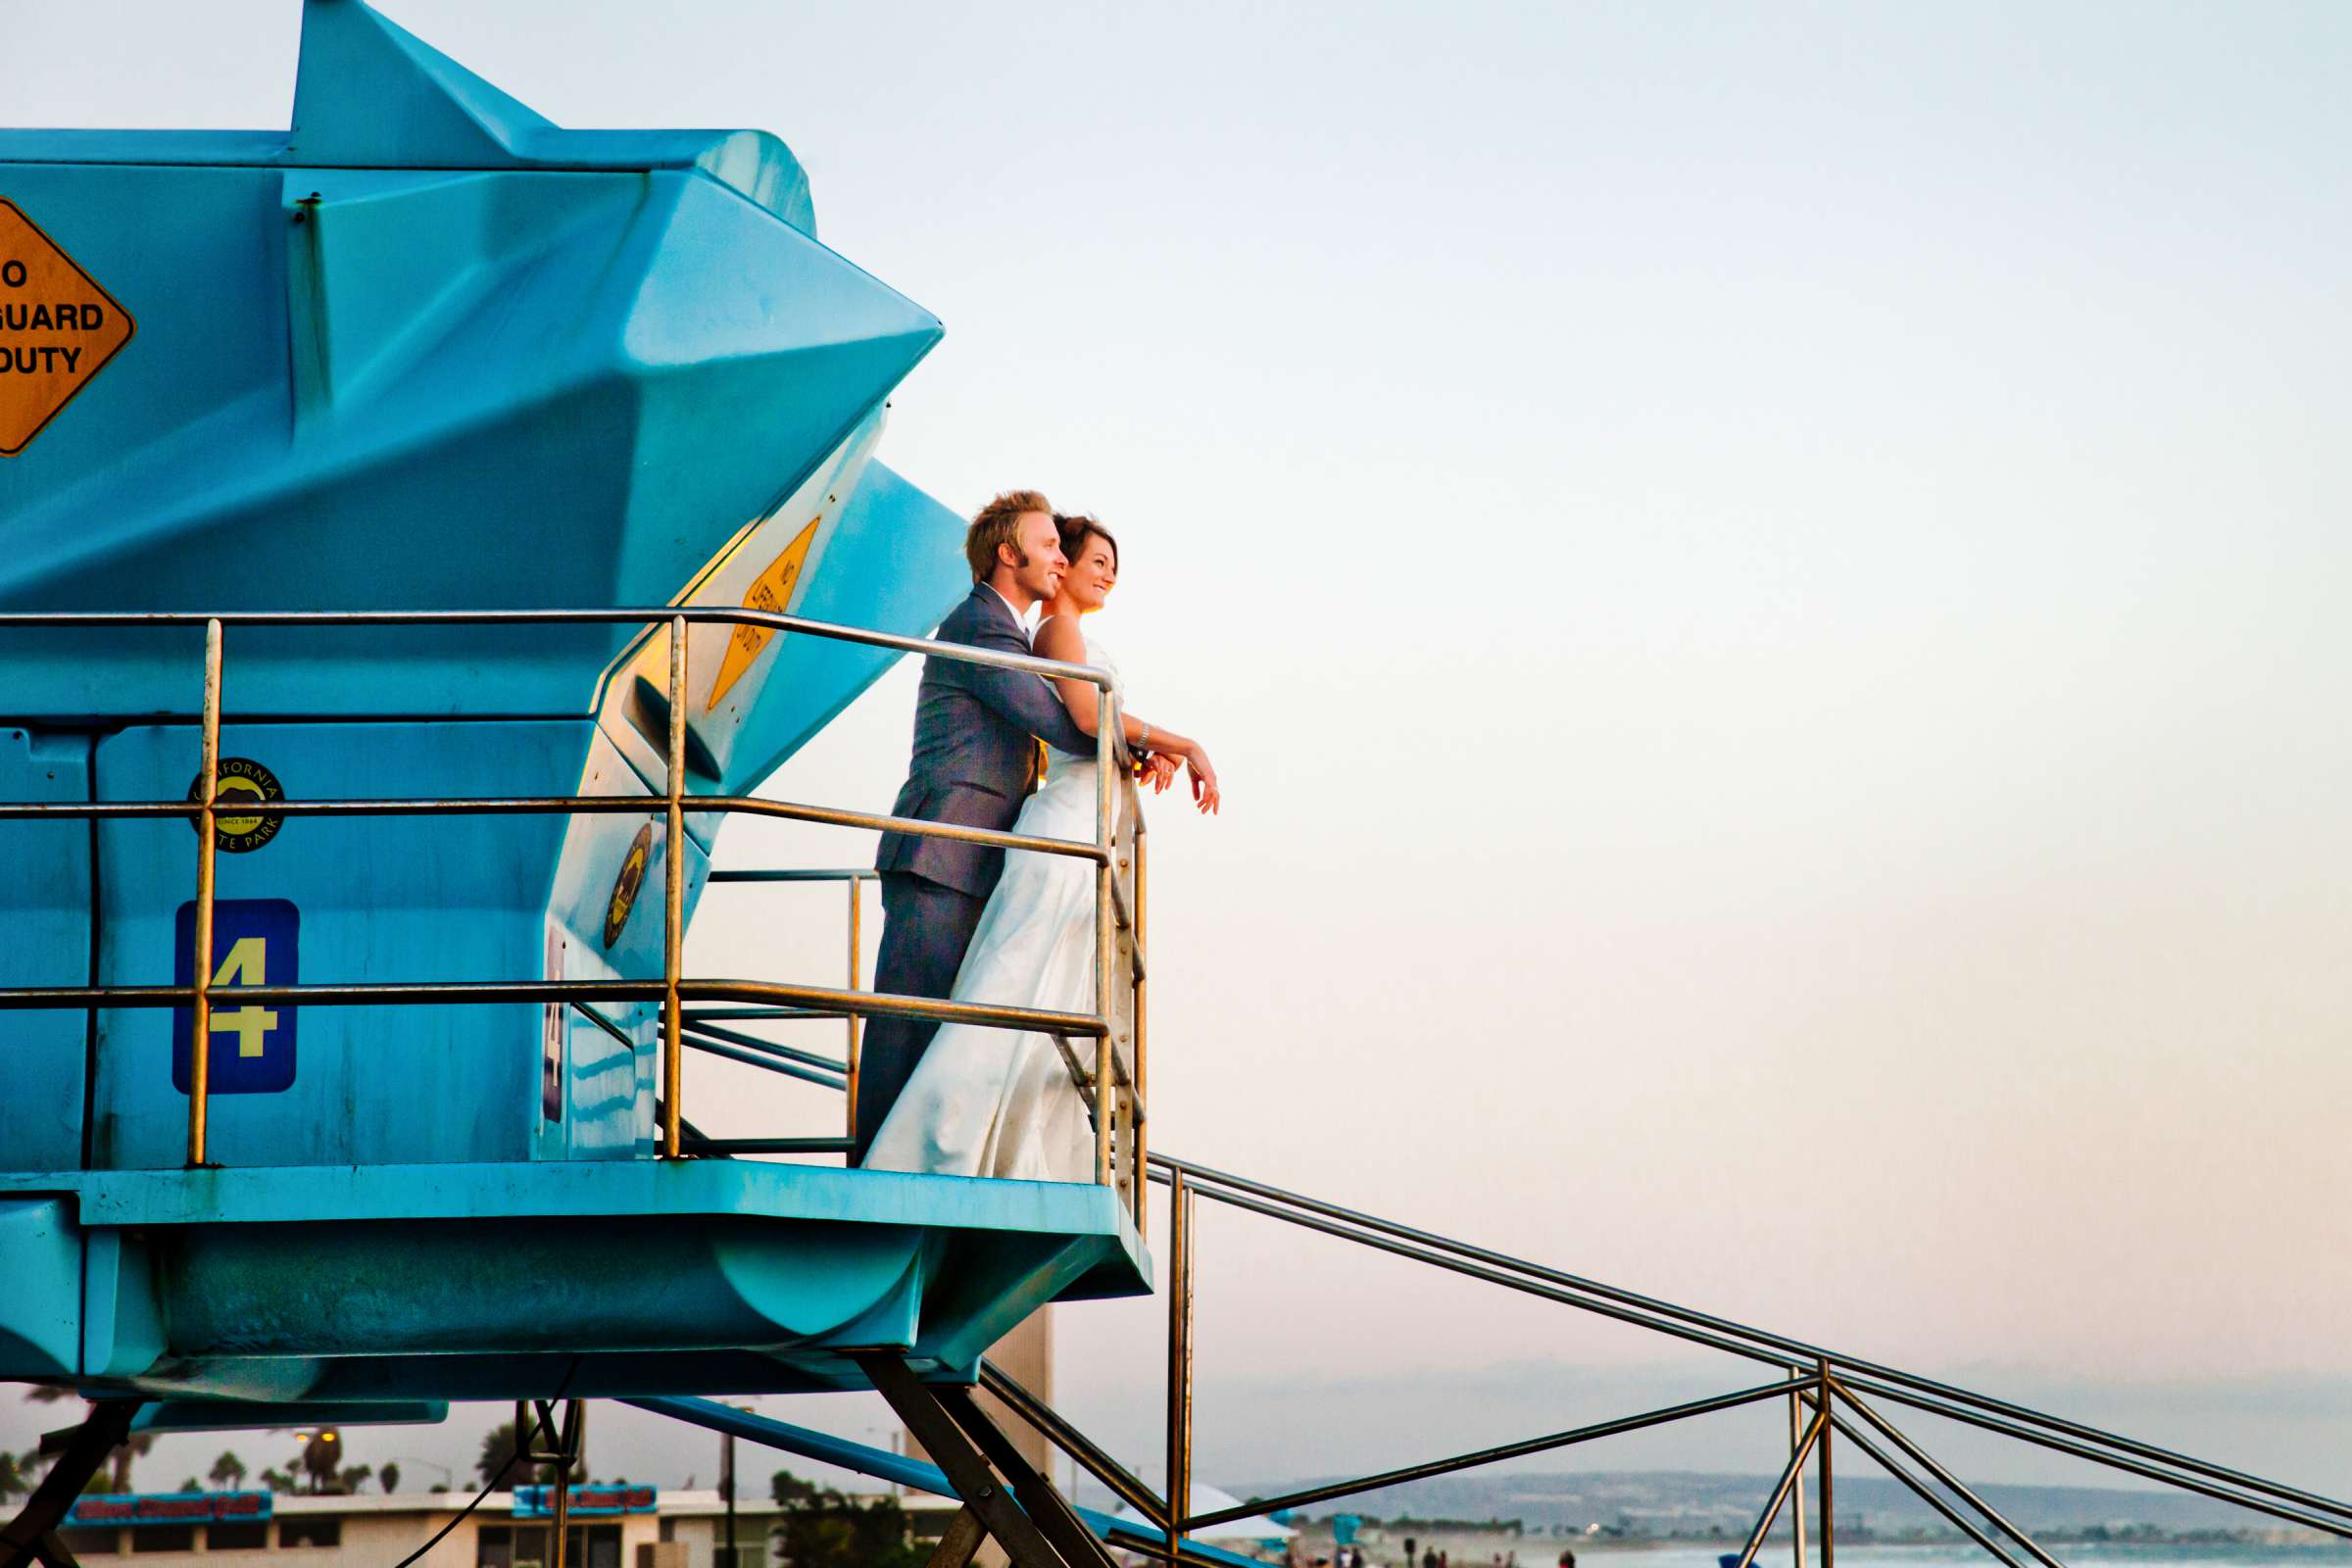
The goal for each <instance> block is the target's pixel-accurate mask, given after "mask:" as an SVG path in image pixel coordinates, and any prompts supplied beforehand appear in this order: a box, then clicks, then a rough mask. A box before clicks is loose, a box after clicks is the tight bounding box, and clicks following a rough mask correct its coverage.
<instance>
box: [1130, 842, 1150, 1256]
mask: <svg viewBox="0 0 2352 1568" xmlns="http://www.w3.org/2000/svg"><path fill="white" fill-rule="evenodd" d="M1133 836H1134V842H1135V951H1136V952H1137V953H1138V954H1140V955H1142V956H1143V958H1144V962H1143V964H1142V966H1141V969H1140V972H1138V973H1137V975H1136V976H1135V1103H1137V1104H1139V1105H1141V1106H1142V1107H1143V1111H1142V1114H1140V1115H1138V1116H1136V1118H1135V1123H1134V1129H1133V1136H1134V1139H1135V1142H1134V1145H1133V1153H1134V1157H1135V1234H1136V1236H1137V1238H1138V1239H1139V1240H1140V1239H1143V1238H1144V1237H1145V1236H1146V1235H1147V1232H1146V1230H1145V1221H1144V1216H1145V1215H1146V1214H1147V1213H1149V1212H1150V1211H1151V1207H1152V1205H1151V1204H1149V1203H1147V1202H1145V1201H1144V1193H1145V1190H1146V1189H1147V1188H1149V1187H1150V1186H1151V1185H1152V1183H1151V1170H1152V1163H1151V1143H1150V1139H1151V1134H1150V1131H1149V1126H1150V1123H1151V1119H1152V1091H1151V1087H1150V1085H1151V1082H1152V1079H1151V1073H1150V1063H1151V1056H1150V1054H1149V1053H1148V1052H1147V1051H1146V1049H1145V1048H1146V1046H1147V1045H1148V1044H1149V1043H1150V1040H1151V1034H1150V1031H1149V1030H1148V1029H1147V1028H1146V1026H1145V1012H1144V1001H1145V997H1144V992H1145V988H1146V987H1147V986H1148V985H1149V984H1150V983H1151V982H1150V976H1151V964H1152V959H1151V955H1152V948H1151V944H1150V942H1149V941H1148V940H1147V939H1146V937H1145V935H1144V918H1145V916H1144V910H1145V907H1146V906H1147V904H1148V902H1149V900H1148V895H1149V893H1150V889H1149V887H1148V886H1147V885H1146V881H1145V877H1144V839H1145V832H1144V812H1143V807H1142V804H1141V802H1140V800H1139V802H1138V804H1137V807H1136V812H1135V827H1134V830H1133Z"/></svg>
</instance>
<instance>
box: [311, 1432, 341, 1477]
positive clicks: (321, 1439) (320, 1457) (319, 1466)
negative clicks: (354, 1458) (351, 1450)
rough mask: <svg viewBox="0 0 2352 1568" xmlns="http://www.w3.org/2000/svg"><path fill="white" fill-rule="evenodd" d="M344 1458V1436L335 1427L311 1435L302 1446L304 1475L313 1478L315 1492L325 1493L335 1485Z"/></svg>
mask: <svg viewBox="0 0 2352 1568" xmlns="http://www.w3.org/2000/svg"><path fill="white" fill-rule="evenodd" d="M342 1458H343V1434H342V1433H340V1432H338V1431H336V1430H335V1429H334V1428H333V1427H320V1428H319V1430H318V1431H316V1432H314V1433H312V1434H311V1437H310V1441H309V1442H307V1443H305V1444H304V1445H303V1446H302V1473H303V1474H304V1475H306V1476H309V1477H310V1478H311V1490H312V1491H313V1492H324V1491H326V1490H327V1489H328V1488H330V1487H332V1486H333V1485H334V1484H335V1477H336V1475H337V1474H338V1473H339V1472H340V1470H341V1461H342Z"/></svg>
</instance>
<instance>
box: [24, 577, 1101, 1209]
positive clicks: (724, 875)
mask: <svg viewBox="0 0 2352 1568" xmlns="http://www.w3.org/2000/svg"><path fill="white" fill-rule="evenodd" d="M702 624H719V625H728V626H750V627H755V628H759V629H761V630H764V631H767V632H770V633H775V632H792V633H800V634H803V635H807V636H812V637H819V638H824V639H828V640H832V641H837V642H846V643H853V644H857V645H859V646H863V647H868V648H882V649H889V650H892V651H894V652H898V653H912V654H922V655H924V656H926V657H929V658H939V659H947V660H951V661H955V662H962V663H971V664H984V665H990V666H993V667H996V668H1000V669H1013V670H1020V671H1024V672H1027V673H1030V674H1035V675H1040V676H1046V677H1051V678H1059V679H1066V680H1080V681H1084V682H1086V683H1088V684H1090V685H1092V686H1094V687H1095V688H1096V690H1097V693H1098V701H1097V707H1096V755H1095V761H1096V765H1097V770H1098V775H1099V776H1098V781H1097V789H1096V816H1095V837H1094V840H1093V842H1091V843H1089V842H1085V841H1081V840H1067V839H1055V838H1040V837H1036V836H1032V835H1026V834H1019V833H1010V832H997V831H994V830H990V829H986V828H974V827H964V826H961V825H959V824H956V823H952V822H931V821H924V820H920V819H917V818H912V817H901V816H891V815H885V814H881V813H877V812H870V811H856V810H846V809H837V808H831V807H822V806H810V805H803V804H799V803H794V802H788V801H770V800H761V799H757V798H753V797H748V796H715V795H696V794H694V793H692V792H691V791H689V790H688V789H687V787H686V775H687V767H686V741H687V720H686V674H687V631H688V628H689V627H691V626H695V625H702ZM534 625H538V626H548V625H642V626H646V627H648V628H649V629H650V628H651V627H652V626H655V625H662V626H665V627H666V631H667V637H668V654H669V659H668V666H669V667H668V696H669V707H668V715H667V733H666V735H665V737H664V739H665V740H666V743H667V744H666V746H665V747H664V748H663V750H664V761H665V763H666V768H665V777H664V781H663V790H662V794H660V795H659V796H629V797H620V796H562V795H557V796H499V797H463V798H415V799H347V800H304V801H291V800H276V801H263V800H249V799H244V798H240V799H238V800H237V801H236V802H235V803H234V805H233V806H232V807H230V808H228V809H227V811H226V812H225V813H224V811H223V809H222V807H221V799H220V759H221V724H222V722H223V718H222V711H223V709H222V689H223V663H224V651H223V645H224V642H225V636H226V632H227V630H228V628H231V627H239V628H244V627H259V626H277V627H324V626H333V627H350V626H381V627H414V626H534ZM198 626H201V627H202V628H203V629H204V693H203V705H202V711H201V716H200V719H199V725H200V755H201V762H200V771H199V774H198V780H199V788H198V789H197V791H196V794H195V798H194V799H192V800H187V801H74V802H46V801H44V802H9V803H0V821H10V820H16V821H22V820H38V819H41V818H61V819H66V820H82V821H115V820H123V819H137V818H142V817H184V818H188V819H190V820H191V821H192V822H193V824H194V826H195V828H196V834H197V848H196V900H195V920H194V927H195V930H194V934H193V948H194V953H193V965H192V969H191V983H190V984H187V985H168V986H140V985H88V986H13V987H0V1009H23V1008H92V1009H94V1008H115V1007H176V1006H186V1007H187V1008H188V1009H189V1012H190V1022H191V1026H192V1027H191V1032H190V1039H191V1042H192V1045H191V1050H190V1056H189V1073H188V1138H187V1163H188V1164H189V1165H190V1166H191V1167H198V1166H205V1165H208V1164H211V1163H213V1161H212V1159H211V1154H212V1150H211V1140H210V1136H209V1128H208V1125H207V1122H208V1113H209V1109H210V1098H211V1072H210V1067H211V1062H210V1058H211V1050H210V1044H211V1037H212V1030H211V1021H212V1006H213V984H214V970H213V959H212V940H213V915H214V905H215V895H214V888H215V877H216V862H217V859H218V854H219V846H218V841H217V837H216V835H217V832H218V825H219V820H220V818H221V815H223V814H233V815H234V816H236V817H239V818H243V817H277V818H284V817H296V816H326V817H359V816H463V815H492V816H515V815H574V814H580V815H659V816H660V817H662V821H663V825H664V828H665V829H666V840H665V845H664V849H665V855H664V865H663V881H662V895H663V896H662V976H661V978H660V979H659V980H654V979H651V978H647V979H639V980H629V979H611V980H569V979H564V980H523V981H514V980H492V981H427V982H411V983H393V984H384V983H369V984H358V985H347V984H307V985H278V986H273V985H258V986H245V985H240V986H238V987H236V988H235V989H236V996H237V1000H238V1002H239V1003H240V1004H246V1005H270V1004H275V1005H370V1006H381V1005H390V1006H410V1005H464V1004H480V1003H502V1002H535V1003H542V1004H557V1005H571V1006H574V1007H576V1008H578V1009H579V1010H581V1011H582V1012H584V1013H586V1014H587V1015H588V1016H589V1017H591V1018H593V1019H595V1020H596V1021H597V1022H598V1023H599V1024H600V1025H601V1026H602V1027H604V1028H606V1029H608V1030H609V1031H611V1032H613V1033H614V1034H616V1035H619V1036H620V1037H621V1038H622V1039H624V1040H630V1043H631V1044H632V1045H633V1044H634V1041H633V1039H632V1038H631V1037H630V1036H629V1035H628V1033H627V1031H625V1030H622V1029H620V1028H619V1026H617V1025H615V1024H613V1022H612V1021H611V1020H610V1019H608V1018H606V1017H604V1016H603V1014H602V1013H601V1012H600V1011H599V1010H598V1009H597V1005H598V1004H600V1003H640V1002H653V1003H659V1004H660V1005H661V1009H662V1029H661V1045H662V1072H661V1084H662V1096H661V1126H660V1128H659V1139H658V1142H659V1152H660V1154H661V1156H662V1157H663V1158H667V1159H676V1158H681V1157H685V1156H687V1155H689V1154H694V1153H699V1152H762V1151H763V1150H764V1149H777V1150H784V1149H791V1150H798V1151H805V1150H808V1149H811V1148H818V1147H821V1148H823V1149H826V1150H838V1149H842V1148H845V1147H846V1145H847V1143H848V1140H792V1139H773V1140H758V1139H746V1140H734V1141H726V1140H712V1139H697V1140H695V1142H694V1147H689V1142H688V1139H687V1134H686V1123H685V1116H684V1100H685V1095H684V1088H685V1060H684V1058H685V1051H686V1048H687V1046H688V1045H689V1044H690V1043H692V1044H695V1045H696V1046H697V1049H702V1050H706V1051H708V1050H711V1049H712V1048H713V1047H714V1046H716V1047H721V1048H724V1047H725V1046H726V1045H727V1044H728V1041H727V1039H726V1036H725V1034H724V1033H714V1032H713V1028H712V1020H713V1018H714V1017H715V1016H716V1015H715V1014H710V1015H705V1014H699V1013H698V1014H697V1015H696V1016H695V1017H694V1018H693V1019H692V1020H691V1023H692V1027H691V1028H690V1027H689V1025H690V1019H689V1016H688V1014H687V1011H686V1007H687V1005H688V1004H690V1003H706V1004H742V1005H748V1006H749V1007H751V1008H752V1009H754V1010H757V1011H761V1012H764V1013H767V1014H769V1015H772V1016H778V1017H782V1016H792V1017H828V1018H841V1019H845V1020H847V1028H848V1037H849V1038H848V1045H849V1054H848V1056H847V1058H846V1060H845V1061H844V1062H843V1063H841V1064H840V1071H839V1072H838V1074H820V1073H819V1072H818V1071H816V1070H814V1069H811V1070H809V1071H806V1072H803V1073H802V1074H800V1075H801V1076H804V1077H812V1078H817V1079H818V1081H822V1082H828V1083H831V1082H838V1083H839V1084H840V1086H841V1087H843V1088H845V1089H847V1090H849V1091H850V1112H849V1114H850V1118H851V1133H852V1135H853V1136H855V1133H856V1123H855V1118H856V1115H857V1108H856V1107H857V1097H856V1093H855V1090H856V1081H857V1072H858V1024H859V1020H861V1019H864V1018H872V1017H906V1018H921V1019H928V1020H931V1021H935V1022H939V1023H962V1024H972V1025H977V1026H980V1027H983V1028H992V1029H1014V1030H1020V1031H1024V1032H1036V1033H1043V1034H1047V1035H1049V1036H1051V1037H1053V1038H1054V1040H1055V1042H1056V1043H1057V1045H1058V1047H1059V1049H1060V1051H1061V1053H1062V1055H1063V1057H1064V1059H1065V1061H1067V1062H1068V1064H1069V1068H1070V1072H1071V1075H1072V1080H1073V1082H1074V1084H1075V1085H1076V1087H1077V1088H1078V1090H1079V1092H1080V1093H1081V1094H1082V1095H1083V1096H1085V1097H1086V1099H1087V1101H1088V1103H1089V1106H1090V1109H1091V1110H1092V1111H1093V1114H1094V1122H1095V1180H1096V1181H1097V1183H1099V1184H1101V1185H1104V1186H1115V1187H1116V1188H1118V1189H1119V1190H1120V1191H1121V1193H1122V1196H1123V1197H1124V1198H1125V1200H1126V1201H1127V1202H1128V1204H1129V1206H1130V1208H1131V1209H1132V1210H1133V1211H1134V1212H1135V1214H1136V1216H1137V1223H1138V1224H1139V1226H1140V1224H1141V1223H1142V1210H1143V1207H1144V1203H1143V1191H1144V1185H1145V1184H1144V1182H1143V1181H1142V1180H1141V1173H1142V1172H1143V1170H1144V1168H1145V1167H1144V1159H1145V1147H1144V1124H1145V1120H1146V1109H1145V1103H1144V1098H1143V1096H1144V1088H1143V1086H1144V1012H1143V1007H1144V983H1143V975H1144V968H1145V960H1144V948H1143V908H1144V886H1145V884H1144V833H1143V827H1144V824H1143V814H1142V810H1141V807H1140V803H1139V801H1138V800H1137V796H1136V790H1135V782H1134V778H1133V770H1132V767H1131V766H1130V765H1129V764H1130V758H1129V754H1128V752H1127V749H1126V746H1125V742H1124V740H1123V738H1122V736H1121V730H1120V722H1119V706H1118V698H1117V694H1116V691H1115V689H1114V686H1113V683H1112V677H1111V676H1110V674H1109V672H1108V671H1105V670H1102V669H1097V668H1094V667H1093V666H1091V665H1084V664H1067V663H1061V662H1056V661H1054V660H1047V659H1038V658H1035V657H1032V656H1029V655H1021V654H1005V653H998V652H994V651H992V650H988V649H982V648H974V647H970V646H967V645H965V644H961V643H944V642H937V641H934V640H932V639H929V638H922V637H903V636H899V635H897V634H895V633H891V632H879V631H871V630H868V629H866V628H864V627H859V626H842V625H835V624H833V623H830V622H826V621H818V620H809V619H806V618H804V617H802V616H798V615H784V614H776V613H768V612H763V611H756V610H729V609H701V608H692V609H682V608H677V607H662V608H660V609H648V610H580V611H572V610H510V611H357V612H337V611H306V612H295V611H289V612H229V613H219V614H204V613H0V631H5V630H37V629H56V630H68V629H79V630H139V629H154V628H170V627H198ZM638 646H641V645H640V644H632V646H631V647H630V648H629V649H624V650H623V653H622V656H621V658H620V660H619V661H617V662H615V664H614V665H613V667H615V668H625V666H626V664H627V662H628V660H629V659H630V657H632V655H633V654H634V652H635V649H636V648H637V647H638ZM156 721H157V720H156V719H154V718H153V717H149V716H145V715H142V716H141V719H140V722H142V723H149V724H152V723H154V722H156ZM648 738H649V739H650V738H651V737H650V736H649V737H648ZM690 809H691V810H694V811H698V812H716V813H724V814H737V815H749V816H765V817H773V818H780V819H784V820H788V821H799V822H813V823H817V824H820V825H826V826H834V827H849V828H864V829H871V830H878V831H885V832H896V833H905V834H908V835H910V836H915V837H924V838H941V839H953V840H956V841H959V842H963V843H968V844H980V845H986V846H989V847H991V848H997V849H1003V850H1006V851H1021V852H1027V853H1032V854H1039V855H1054V856H1062V857H1067V858H1074V859H1083V860H1087V861H1090V862H1092V863H1093V865H1094V867H1095V927H1096V956H1097V961H1096V989H1095V999H1094V1001H1095V1006H1094V1008H1093V1010H1092V1011H1089V1012H1066V1011H1055V1010H1051V1009H1045V1008H1036V1007H1017V1006H999V1005H992V1004H987V1003H975V1002H955V1001H942V1000H937V999H933V998H927V997H911V996H897V995H891V994H887V993H879V992H872V991H866V990H862V989H860V988H859V984H858V967H859V965H858V951H859V943H860V940H861V921H860V917H859V901H858V889H859V886H860V884H861V882H862V881H863V880H865V879H867V878H870V877H871V876H872V875H873V873H870V872H835V871H818V872H785V871H777V872H754V873H735V872H714V873H712V875H711V880H712V881H738V880H765V881H792V880H810V881H823V880H845V879H846V880H848V882H849V884H850V925H849V954H850V961H849V985H848V987H847V988H846V989H838V990H837V989H833V988H828V987H820V986H809V985H796V984H784V983H777V982H769V981H752V980H735V979H697V978H692V977H689V976H687V975H685V974H684V973H683V972H682V968H683V963H682V953H683V944H684V938H685V923H686V922H685V894H686V833H685V816H686V812H687V811H688V810H690ZM93 897H95V894H93ZM696 1037H700V1038H696ZM1072 1040H1091V1041H1093V1042H1094V1043H1095V1044H1094V1050H1093V1053H1092V1056H1093V1060H1092V1063H1091V1065H1090V1064H1088V1063H1086V1062H1083V1061H1081V1059H1080V1057H1079V1054H1078V1053H1077V1051H1076V1050H1075V1048H1073V1047H1072V1046H1071V1045H1070V1044H1069V1042H1070V1041H1072ZM720 1054H728V1055H732V1056H733V1057H734V1058H735V1059H738V1060H749V1061H750V1062H751V1063H752V1064H754V1065H758V1066H762V1067H770V1066H772V1067H776V1068H783V1069H788V1068H791V1067H795V1066H802V1067H806V1066H808V1062H807V1061H806V1060H805V1059H803V1058H807V1057H808V1056H809V1054H808V1053H801V1052H795V1051H793V1050H791V1049H790V1048H782V1047H776V1046H775V1045H774V1044H773V1043H772V1042H759V1043H758V1044H757V1047H756V1048H740V1047H739V1048H738V1049H736V1050H733V1051H726V1050H723V1049H722V1050H721V1052H720ZM814 1059H815V1060H816V1061H817V1062H819V1063H822V1064H823V1065H824V1066H826V1067H830V1066H832V1065H833V1064H832V1063H830V1062H829V1060H827V1059H826V1058H821V1057H820V1058H814ZM1106 1090H1107V1092H1105V1091H1106Z"/></svg>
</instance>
